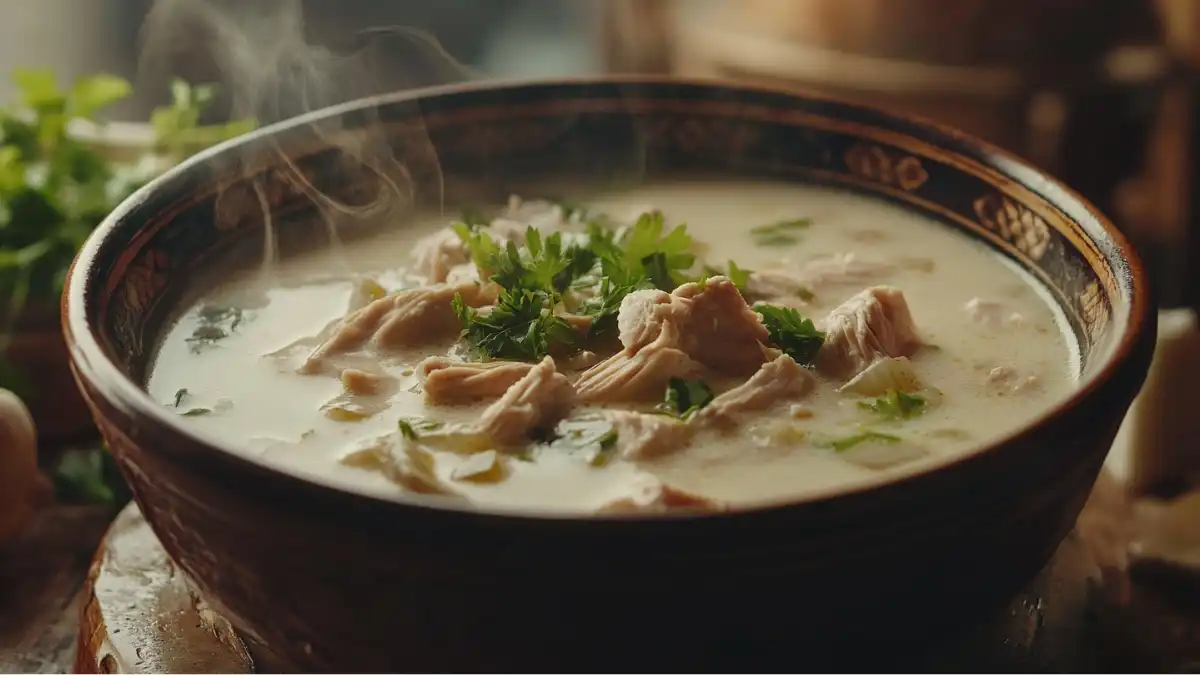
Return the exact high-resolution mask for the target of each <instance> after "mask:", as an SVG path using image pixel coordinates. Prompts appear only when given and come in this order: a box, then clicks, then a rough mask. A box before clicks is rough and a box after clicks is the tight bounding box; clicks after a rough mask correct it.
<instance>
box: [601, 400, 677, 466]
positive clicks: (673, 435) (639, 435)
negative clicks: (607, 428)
mask: <svg viewBox="0 0 1200 675" xmlns="http://www.w3.org/2000/svg"><path fill="white" fill-rule="evenodd" d="M608 418H609V419H610V420H611V421H612V423H613V430H615V431H616V432H617V451H618V452H620V453H621V458H622V459H626V460H629V461H638V460H642V459H649V458H651V457H657V456H660V455H665V454H667V453H670V452H675V451H677V450H681V449H683V448H684V447H685V446H687V444H688V443H690V442H691V440H692V434H693V432H694V431H695V427H693V426H691V425H689V424H685V423H683V422H680V421H679V420H676V419H672V418H670V417H666V416H663V415H648V414H646V413H639V412H633V411H629V410H614V411H612V412H610V413H608Z"/></svg>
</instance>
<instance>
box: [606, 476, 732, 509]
mask: <svg viewBox="0 0 1200 675" xmlns="http://www.w3.org/2000/svg"><path fill="white" fill-rule="evenodd" d="M629 493H630V494H629V496H627V497H622V498H620V499H617V500H614V501H611V502H609V503H608V504H605V505H604V506H601V507H600V508H599V509H598V510H597V513H666V512H670V511H702V512H703V511H709V512H718V511H725V510H727V509H728V506H727V505H725V504H722V503H720V502H717V501H715V500H712V499H709V498H707V497H703V496H700V495H696V494H692V493H690V492H686V491H684V490H680V489H679V488H676V487H672V486H670V485H668V484H666V483H664V482H663V481H662V480H661V479H660V478H658V476H655V475H653V474H650V473H641V474H639V475H637V476H636V477H635V478H634V479H633V480H632V481H631V482H630V485H629Z"/></svg>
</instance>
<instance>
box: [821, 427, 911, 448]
mask: <svg viewBox="0 0 1200 675" xmlns="http://www.w3.org/2000/svg"><path fill="white" fill-rule="evenodd" d="M900 440H901V439H900V437H899V436H893V435H891V434H881V433H879V432H878V431H864V432H862V433H860V434H855V435H853V436H846V437H845V438H839V439H837V440H834V441H830V442H829V443H827V444H826V445H827V446H828V447H830V448H833V449H834V450H836V451H837V452H843V451H846V450H849V449H850V448H853V447H854V446H856V445H858V444H859V443H867V442H874V443H899V442H900Z"/></svg>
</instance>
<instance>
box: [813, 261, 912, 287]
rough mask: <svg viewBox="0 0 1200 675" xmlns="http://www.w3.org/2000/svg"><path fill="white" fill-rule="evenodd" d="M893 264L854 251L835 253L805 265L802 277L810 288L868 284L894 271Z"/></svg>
mask: <svg viewBox="0 0 1200 675" xmlns="http://www.w3.org/2000/svg"><path fill="white" fill-rule="evenodd" d="M895 270H896V268H895V267H894V266H893V265H889V264H887V263H882V262H878V261H874V260H863V259H862V258H859V257H858V255H856V254H854V253H835V254H833V255H831V256H827V257H823V258H817V259H815V260H811V261H809V262H808V264H806V265H805V266H804V271H803V272H801V275H800V277H801V279H802V280H803V282H804V284H805V285H806V286H807V287H808V288H810V289H818V288H821V287H823V286H832V285H842V284H866V283H871V282H873V281H878V280H880V279H881V278H883V277H884V276H887V275H888V274H891V273H892V272H894V271H895Z"/></svg>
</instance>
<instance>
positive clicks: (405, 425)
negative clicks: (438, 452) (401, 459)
mask: <svg viewBox="0 0 1200 675" xmlns="http://www.w3.org/2000/svg"><path fill="white" fill-rule="evenodd" d="M396 426H397V428H399V429H400V435H401V436H403V437H405V438H407V439H408V440H410V441H415V440H417V439H418V438H420V436H419V435H418V434H417V430H416V429H414V428H413V425H412V422H409V421H408V420H400V421H399V422H397V423H396Z"/></svg>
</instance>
